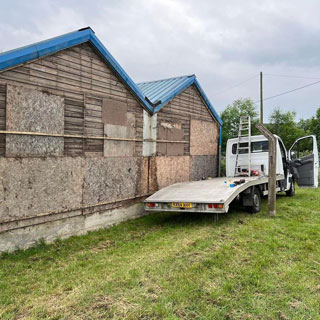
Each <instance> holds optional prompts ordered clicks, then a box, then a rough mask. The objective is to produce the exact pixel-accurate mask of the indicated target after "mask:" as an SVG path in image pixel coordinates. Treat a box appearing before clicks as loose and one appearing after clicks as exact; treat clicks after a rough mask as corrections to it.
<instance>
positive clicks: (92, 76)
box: [0, 28, 222, 251]
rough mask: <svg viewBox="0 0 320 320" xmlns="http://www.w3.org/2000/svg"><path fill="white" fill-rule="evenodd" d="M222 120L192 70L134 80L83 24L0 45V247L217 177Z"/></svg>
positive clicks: (134, 208)
mask: <svg viewBox="0 0 320 320" xmlns="http://www.w3.org/2000/svg"><path fill="white" fill-rule="evenodd" d="M221 125H222V123H221V120H220V118H219V116H218V115H217V114H216V112H215V110H214V108H213V107H212V105H211V103H210V101H209V100H208V98H207V97H206V95H205V93H204V92H203V90H202V89H201V87H200V85H199V83H198V81H197V79H196V77H195V76H194V75H191V76H184V77H177V78H171V79H165V80H159V81H152V82H144V83H139V84H136V83H135V82H134V81H133V80H132V79H131V78H130V77H129V76H128V74H127V73H126V72H125V71H124V70H123V68H122V67H121V66H120V65H119V64H118V63H117V61H116V60H115V59H114V58H113V57H112V55H111V54H110V53H109V51H108V50H107V49H106V48H105V47H104V45H103V44H102V43H101V42H100V41H99V39H98V38H97V37H96V35H95V34H94V32H93V31H92V29H90V28H84V29H80V30H78V31H75V32H71V33H68V34H65V35H62V36H59V37H56V38H53V39H49V40H46V41H43V42H39V43H36V44H33V45H30V46H26V47H23V48H19V49H16V50H12V51H9V52H5V53H2V54H0V179H1V183H0V251H12V250H14V249H16V248H26V247H29V246H30V245H32V244H33V243H35V242H36V241H39V240H40V239H44V240H46V241H52V240H54V239H56V238H58V237H60V238H65V237H68V236H70V235H75V234H83V233H86V232H87V231H89V230H94V229H97V228H102V227H107V226H110V225H113V224H115V223H118V222H120V221H123V220H125V219H130V218H135V217H138V216H140V215H142V214H143V207H142V205H141V200H143V199H144V198H145V197H146V196H147V195H149V194H151V193H152V192H154V191H156V190H157V189H158V188H162V187H164V186H167V185H170V184H172V183H175V182H180V181H188V180H198V179H201V178H203V177H209V176H211V177H214V176H217V174H218V166H219V164H218V161H219V145H220V144H219V141H220V137H221Z"/></svg>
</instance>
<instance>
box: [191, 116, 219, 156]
mask: <svg viewBox="0 0 320 320" xmlns="http://www.w3.org/2000/svg"><path fill="white" fill-rule="evenodd" d="M218 140H219V129H218V125H217V123H216V122H214V121H212V122H209V121H201V120H194V119H192V120H191V125H190V154H191V155H216V154H217V153H218Z"/></svg>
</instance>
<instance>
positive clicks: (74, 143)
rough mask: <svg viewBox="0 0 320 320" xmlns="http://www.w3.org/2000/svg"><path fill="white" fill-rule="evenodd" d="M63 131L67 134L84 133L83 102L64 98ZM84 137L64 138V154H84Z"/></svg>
mask: <svg viewBox="0 0 320 320" xmlns="http://www.w3.org/2000/svg"><path fill="white" fill-rule="evenodd" d="M64 133H65V134H68V135H81V136H83V135H84V102H83V101H80V100H71V99H65V111H64ZM84 143H85V141H84V139H81V138H64V154H65V155H66V156H80V155H83V154H84Z"/></svg>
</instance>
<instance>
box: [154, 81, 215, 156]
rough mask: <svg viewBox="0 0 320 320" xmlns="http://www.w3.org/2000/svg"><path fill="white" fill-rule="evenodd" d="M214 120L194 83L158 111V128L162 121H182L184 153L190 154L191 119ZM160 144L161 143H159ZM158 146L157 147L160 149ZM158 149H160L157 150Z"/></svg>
mask: <svg viewBox="0 0 320 320" xmlns="http://www.w3.org/2000/svg"><path fill="white" fill-rule="evenodd" d="M191 118H192V119H197V120H204V121H210V122H212V121H214V122H215V123H216V125H217V126H218V123H217V122H216V120H214V119H213V118H212V116H211V114H210V113H209V111H208V110H207V107H206V105H205V103H204V102H203V101H202V99H201V97H200V94H199V93H198V91H197V89H196V88H195V87H194V86H193V85H192V86H190V87H189V88H187V89H186V90H184V91H183V92H182V93H180V94H179V95H178V96H176V97H175V98H174V99H172V100H171V101H170V102H169V103H168V105H167V106H165V107H164V108H163V109H162V110H161V111H160V112H159V113H158V128H159V126H160V125H161V122H171V123H180V124H181V127H182V129H183V131H184V140H185V141H187V143H186V144H185V145H184V155H189V154H190V119H191ZM158 146H159V145H158ZM158 146H157V149H158ZM157 151H158V150H157Z"/></svg>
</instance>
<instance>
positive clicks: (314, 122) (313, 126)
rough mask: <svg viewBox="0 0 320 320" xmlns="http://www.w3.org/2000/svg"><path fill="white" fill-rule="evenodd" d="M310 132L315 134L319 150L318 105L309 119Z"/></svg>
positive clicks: (319, 119) (319, 113)
mask: <svg viewBox="0 0 320 320" xmlns="http://www.w3.org/2000/svg"><path fill="white" fill-rule="evenodd" d="M309 131H310V134H315V135H316V136H317V141H318V149H319V150H320V107H319V108H318V109H317V112H316V115H315V116H313V117H312V118H311V119H310V125H309Z"/></svg>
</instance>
